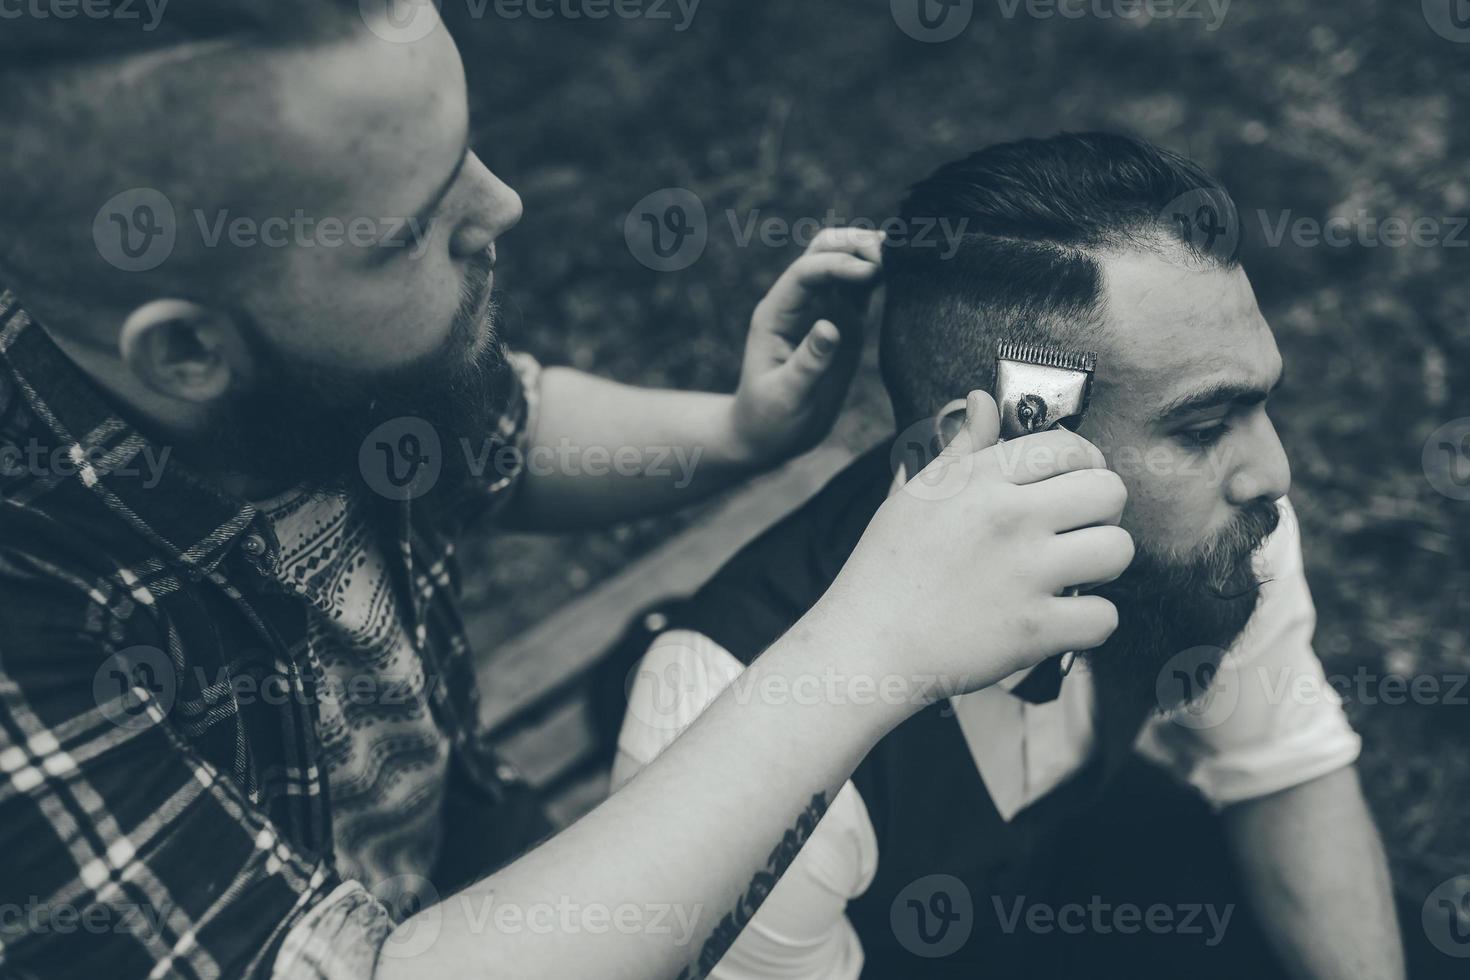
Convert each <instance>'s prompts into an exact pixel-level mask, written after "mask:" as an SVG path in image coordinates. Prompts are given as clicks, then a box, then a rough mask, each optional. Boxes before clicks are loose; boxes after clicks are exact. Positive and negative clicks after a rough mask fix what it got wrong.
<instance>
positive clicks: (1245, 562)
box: [1086, 501, 1281, 711]
mask: <svg viewBox="0 0 1470 980" xmlns="http://www.w3.org/2000/svg"><path fill="white" fill-rule="evenodd" d="M1280 516H1281V515H1280V512H1279V511H1278V510H1277V507H1276V505H1275V504H1272V503H1267V502H1265V501H1260V502H1257V503H1253V504H1251V505H1249V506H1247V507H1246V508H1244V509H1243V510H1241V511H1240V512H1239V513H1238V514H1237V515H1236V516H1235V518H1234V519H1233V520H1232V521H1231V523H1230V524H1229V525H1227V526H1226V527H1225V529H1224V530H1223V531H1221V532H1220V533H1218V534H1217V535H1216V536H1215V537H1214V538H1213V539H1212V540H1211V541H1210V542H1209V543H1208V544H1207V545H1206V546H1205V547H1204V548H1202V549H1201V550H1199V551H1197V552H1196V553H1195V554H1193V555H1191V556H1189V557H1187V558H1184V559H1170V558H1164V557H1161V556H1158V555H1154V554H1151V553H1150V552H1149V551H1148V550H1147V549H1146V548H1140V549H1139V551H1138V554H1137V557H1135V559H1134V561H1133V564H1132V565H1131V566H1129V568H1128V570H1127V571H1126V572H1125V573H1124V574H1123V576H1122V577H1121V578H1119V579H1118V580H1117V581H1115V582H1112V583H1110V584H1108V585H1105V586H1101V587H1099V588H1097V589H1094V590H1092V592H1093V593H1094V594H1096V595H1101V596H1104V597H1106V598H1107V599H1110V600H1111V601H1112V602H1113V603H1114V605H1115V606H1117V609H1118V629H1117V630H1116V631H1115V632H1114V633H1113V635H1112V636H1111V637H1110V638H1109V639H1108V641H1107V642H1106V643H1104V644H1103V645H1102V646H1100V647H1098V648H1097V649H1095V650H1092V651H1090V652H1089V653H1087V654H1086V656H1087V659H1088V664H1089V666H1090V667H1091V669H1092V672H1093V675H1094V676H1095V677H1096V679H1097V682H1098V684H1099V686H1101V687H1105V688H1107V689H1109V690H1111V691H1113V692H1116V693H1117V694H1119V695H1122V696H1125V697H1130V698H1137V699H1138V700H1139V701H1140V702H1142V703H1152V704H1154V705H1155V706H1156V707H1157V708H1158V710H1160V711H1169V710H1172V709H1174V708H1177V707H1180V706H1181V705H1180V704H1177V703H1176V704H1159V703H1158V699H1159V696H1160V695H1159V694H1158V693H1157V692H1158V691H1159V689H1160V685H1159V683H1158V679H1159V673H1160V671H1162V670H1163V669H1164V667H1165V665H1167V664H1168V663H1169V661H1170V660H1171V659H1173V658H1174V657H1175V656H1176V655H1178V654H1180V653H1183V652H1184V651H1186V650H1190V651H1194V652H1193V653H1192V654H1191V658H1190V664H1191V669H1192V670H1193V671H1195V672H1196V673H1198V674H1201V675H1202V676H1206V677H1207V676H1210V675H1212V674H1213V670H1206V671H1203V672H1200V671H1198V668H1199V667H1200V666H1202V665H1204V664H1209V666H1210V667H1217V666H1218V665H1219V661H1220V659H1221V658H1223V657H1224V655H1225V652H1226V651H1227V650H1228V649H1229V648H1230V646H1231V645H1232V644H1233V643H1234V642H1235V640H1236V638H1237V637H1239V636H1240V634H1241V632H1242V631H1243V630H1244V629H1245V627H1246V624H1247V623H1248V622H1250V618H1251V616H1252V615H1253V614H1254V613H1255V610H1256V604H1257V603H1258V601H1259V600H1260V588H1261V586H1262V585H1263V584H1264V583H1263V582H1262V581H1261V580H1260V579H1259V578H1258V576H1257V574H1256V571H1255V566H1254V561H1253V559H1254V557H1255V554H1256V552H1257V551H1259V550H1260V547H1261V545H1262V544H1263V543H1264V542H1265V540H1266V538H1267V537H1268V536H1269V535H1270V534H1271V532H1272V531H1274V530H1275V529H1276V525H1277V524H1278V523H1279V521H1280ZM1203 693H1204V691H1203V690H1201V689H1200V688H1199V687H1198V686H1196V688H1195V689H1194V690H1192V691H1191V692H1190V696H1189V698H1188V699H1189V700H1195V699H1197V698H1198V697H1200V696H1202V695H1203Z"/></svg>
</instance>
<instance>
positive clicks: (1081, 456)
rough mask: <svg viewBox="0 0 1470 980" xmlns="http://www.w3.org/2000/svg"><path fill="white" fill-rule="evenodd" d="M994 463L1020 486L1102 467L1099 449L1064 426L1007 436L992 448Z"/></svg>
mask: <svg viewBox="0 0 1470 980" xmlns="http://www.w3.org/2000/svg"><path fill="white" fill-rule="evenodd" d="M993 456H994V465H995V466H997V467H998V468H999V470H1000V473H1001V475H1002V476H1003V477H1005V479H1007V480H1009V481H1010V482H1012V483H1015V484H1017V485H1020V486H1025V485H1026V484H1030V483H1039V482H1040V481H1042V480H1049V479H1051V478H1052V477H1054V476H1061V475H1062V474H1063V473H1071V472H1073V471H1076V470H1086V469H1105V468H1106V467H1107V462H1106V460H1104V459H1103V454H1102V450H1100V449H1098V448H1097V447H1096V446H1094V445H1093V444H1092V443H1090V442H1088V441H1087V440H1086V439H1084V438H1082V437H1081V436H1079V435H1078V434H1077V433H1075V432H1069V431H1067V430H1066V429H1050V430H1048V431H1046V432H1038V433H1035V434H1034V435H1029V436H1021V437H1020V438H1018V439H1008V440H1006V441H1005V442H1003V443H1001V444H1000V445H999V446H997V447H996V448H995V449H994V450H993Z"/></svg>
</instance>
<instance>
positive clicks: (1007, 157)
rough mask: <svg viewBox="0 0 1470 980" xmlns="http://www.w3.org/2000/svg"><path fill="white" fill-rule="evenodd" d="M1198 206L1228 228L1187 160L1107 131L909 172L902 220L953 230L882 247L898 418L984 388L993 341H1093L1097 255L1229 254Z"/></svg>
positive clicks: (889, 365)
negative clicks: (937, 240)
mask: <svg viewBox="0 0 1470 980" xmlns="http://www.w3.org/2000/svg"><path fill="white" fill-rule="evenodd" d="M1206 205H1207V206H1208V207H1209V208H1210V209H1211V210H1210V212H1209V213H1210V214H1211V215H1212V217H1211V219H1210V220H1211V221H1213V222H1215V223H1216V224H1217V225H1219V226H1220V227H1226V228H1238V227H1239V224H1238V219H1237V216H1236V212H1235V205H1234V202H1233V201H1232V200H1231V198H1230V195H1229V193H1228V192H1227V191H1226V190H1225V188H1224V187H1223V186H1222V185H1221V184H1220V183H1219V181H1217V180H1216V179H1215V178H1214V177H1212V176H1210V174H1208V173H1207V172H1205V170H1204V169H1203V168H1201V167H1200V166H1199V165H1198V164H1196V163H1194V162H1192V161H1190V160H1188V159H1186V158H1184V157H1182V156H1180V155H1179V154H1177V153H1174V152H1172V151H1170V150H1166V149H1163V148H1160V147H1157V146H1154V145H1152V144H1150V143H1147V142H1145V141H1143V140H1141V139H1136V138H1133V137H1130V136H1123V135H1117V134H1113V133H1065V134H1061V135H1058V136H1053V137H1050V138H1047V139H1026V140H1020V141H1017V142H1012V143H1003V144H998V145H995V146H991V147H989V148H987V149H984V150H981V151H980V152H978V153H975V154H973V155H971V156H968V157H966V158H964V159H963V160H958V161H955V162H953V163H950V164H947V165H945V166H943V167H941V168H940V169H939V170H937V171H936V172H935V173H934V174H932V175H931V176H929V177H928V178H926V179H924V180H922V181H920V182H919V183H918V184H916V185H915V186H914V187H913V188H912V189H911V190H910V192H909V195H908V198H907V199H906V200H905V201H904V203H903V206H902V209H901V211H900V214H899V217H900V219H901V220H902V222H903V223H904V225H905V226H907V227H915V228H917V227H921V226H923V225H926V224H928V223H933V222H945V223H947V226H948V227H950V228H953V229H955V230H956V231H957V232H959V233H960V234H959V239H958V241H957V242H954V243H951V244H952V245H953V246H954V247H952V248H949V249H937V248H935V247H933V243H932V242H925V241H923V240H922V239H921V238H918V237H915V238H913V239H912V240H907V241H905V240H902V239H896V240H891V241H890V244H889V245H888V246H887V248H886V250H885V255H884V260H883V261H884V269H885V281H886V283H887V301H886V307H885V313H884V322H883V331H882V337H881V342H880V343H881V349H880V363H881V366H882V372H883V381H884V384H885V385H886V386H887V388H888V394H889V397H890V399H891V400H892V402H893V407H894V411H895V414H896V415H897V416H898V420H899V424H900V427H902V426H904V425H907V424H910V423H912V422H915V421H917V420H919V419H921V418H924V417H925V416H928V415H930V414H933V413H934V412H936V411H938V410H939V408H940V407H941V406H943V405H944V404H946V403H947V402H949V401H950V400H951V399H953V398H963V397H964V395H965V393H966V392H968V391H970V390H972V389H975V388H983V389H986V390H988V389H989V388H990V387H991V384H992V381H993V380H994V372H995V351H996V347H997V346H998V345H999V343H1000V342H1002V341H1017V342H1032V343H1043V344H1049V345H1054V346H1060V347H1065V348H1070V349H1081V348H1090V347H1093V346H1095V342H1096V340H1097V339H1098V337H1099V336H1100V334H1101V333H1102V329H1103V327H1102V323H1103V315H1104V313H1105V311H1104V310H1103V308H1102V306H1103V276H1102V269H1101V266H1100V265H1099V262H1098V259H1099V257H1100V256H1101V255H1103V254H1106V253H1109V252H1118V251H1124V250H1129V249H1147V250H1152V251H1155V252H1163V251H1165V250H1173V251H1175V252H1177V253H1179V254H1181V255H1184V256H1185V257H1186V258H1189V259H1192V260H1194V261H1199V262H1202V263H1212V264H1215V265H1219V266H1222V267H1225V268H1232V267H1234V266H1236V265H1237V264H1238V263H1239V257H1238V252H1237V250H1236V247H1235V239H1234V238H1232V239H1230V240H1228V241H1227V242H1225V244H1224V245H1222V244H1221V243H1220V242H1218V241H1217V240H1216V239H1214V238H1213V237H1210V238H1203V237H1201V236H1200V235H1199V234H1197V233H1196V232H1197V228H1195V227H1194V226H1192V225H1191V224H1190V222H1191V221H1194V220H1195V217H1194V216H1195V213H1196V212H1197V211H1198V209H1199V208H1200V207H1201V206H1206ZM1181 209H1182V210H1181Z"/></svg>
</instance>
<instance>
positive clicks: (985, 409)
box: [935, 389, 1000, 462]
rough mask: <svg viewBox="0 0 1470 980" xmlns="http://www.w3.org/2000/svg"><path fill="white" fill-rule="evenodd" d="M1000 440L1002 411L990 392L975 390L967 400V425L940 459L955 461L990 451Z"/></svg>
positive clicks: (950, 442) (946, 448)
mask: <svg viewBox="0 0 1470 980" xmlns="http://www.w3.org/2000/svg"><path fill="white" fill-rule="evenodd" d="M999 439H1000V410H999V409H998V408H996V405H995V399H994V398H991V397H990V394H989V393H988V392H984V391H980V390H978V389H977V390H975V391H972V392H970V394H969V397H968V398H966V399H965V424H964V426H962V427H961V428H960V431H959V432H957V433H956V434H955V437H954V438H953V439H951V440H950V441H949V444H948V445H946V446H945V447H944V451H943V452H942V453H940V456H939V459H937V460H935V462H940V461H942V460H945V459H948V460H950V461H953V460H954V459H956V458H957V457H962V456H968V455H973V454H975V453H979V452H984V451H985V450H987V449H990V448H991V447H992V446H994V445H995V444H996V442H997V441H998V440H999Z"/></svg>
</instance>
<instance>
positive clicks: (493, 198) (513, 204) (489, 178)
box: [451, 153, 525, 259]
mask: <svg viewBox="0 0 1470 980" xmlns="http://www.w3.org/2000/svg"><path fill="white" fill-rule="evenodd" d="M464 177H465V184H466V187H467V188H468V191H467V193H466V200H467V201H470V202H471V203H470V204H469V205H468V206H467V208H466V211H465V213H464V215H463V216H462V217H461V218H460V225H459V228H458V229H457V230H456V234H455V235H454V237H453V240H452V246H451V248H452V250H453V252H454V257H455V258H457V259H465V258H472V257H474V256H476V255H479V254H480V253H482V252H484V251H485V249H487V248H489V247H490V246H491V245H492V244H494V242H495V240H496V239H497V238H499V237H500V236H501V235H504V234H505V233H506V232H508V231H510V230H511V229H512V228H514V227H515V226H516V225H517V224H519V223H520V220H521V215H522V214H524V213H525V207H524V206H523V205H522V203H521V196H520V195H519V194H517V193H516V192H515V190H514V189H513V188H511V187H510V185H508V184H507V183H506V182H505V181H503V180H501V179H500V178H499V177H497V176H495V174H493V173H491V172H490V168H488V167H486V166H485V164H484V163H483V162H482V161H481V160H480V158H479V157H478V156H477V155H475V154H473V153H471V154H470V159H469V161H468V162H467V163H466V164H465V170H464Z"/></svg>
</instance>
